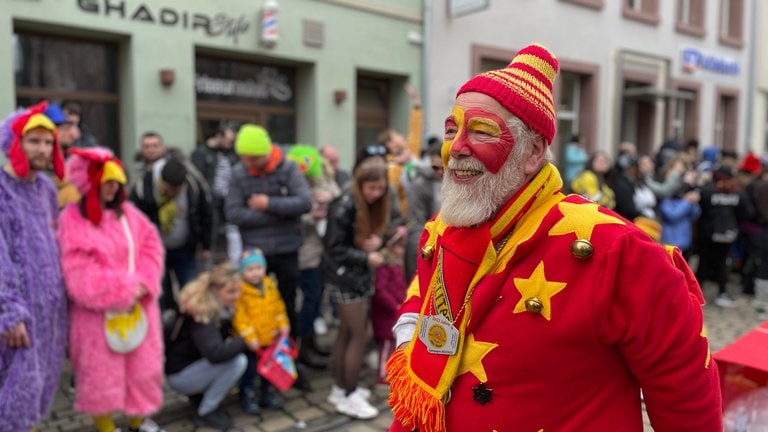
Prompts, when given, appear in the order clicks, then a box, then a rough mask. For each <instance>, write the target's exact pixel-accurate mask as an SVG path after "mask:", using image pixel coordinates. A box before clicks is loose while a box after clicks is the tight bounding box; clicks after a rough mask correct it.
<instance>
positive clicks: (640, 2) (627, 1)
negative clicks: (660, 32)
mask: <svg viewBox="0 0 768 432" xmlns="http://www.w3.org/2000/svg"><path fill="white" fill-rule="evenodd" d="M622 16H623V17H624V18H627V19H631V20H634V21H639V22H642V23H645V24H651V25H656V24H658V23H659V21H660V18H659V0H624V4H623V7H622Z"/></svg>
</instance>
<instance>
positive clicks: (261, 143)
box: [235, 124, 272, 156]
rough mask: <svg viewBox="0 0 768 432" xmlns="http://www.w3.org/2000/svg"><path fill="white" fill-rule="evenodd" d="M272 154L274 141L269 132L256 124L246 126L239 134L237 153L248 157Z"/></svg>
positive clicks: (236, 141) (236, 142)
mask: <svg viewBox="0 0 768 432" xmlns="http://www.w3.org/2000/svg"><path fill="white" fill-rule="evenodd" d="M270 152H272V139H270V138H269V134H268V133H267V131H266V130H265V129H264V128H263V127H261V126H257V125H255V124H244V125H243V126H242V127H241V128H240V131H239V132H238V133H237V139H236V140H235V153H237V154H239V155H248V156H266V155H268V154H269V153H270Z"/></svg>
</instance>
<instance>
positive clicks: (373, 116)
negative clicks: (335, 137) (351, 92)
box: [354, 76, 391, 157]
mask: <svg viewBox="0 0 768 432" xmlns="http://www.w3.org/2000/svg"><path fill="white" fill-rule="evenodd" d="M390 87H391V86H390V84H389V81H388V80H386V79H381V78H373V77H363V76H358V77H357V108H356V111H357V122H356V123H357V130H356V133H355V136H356V138H355V140H356V142H355V145H356V147H355V149H356V150H355V153H356V154H357V153H359V152H360V150H361V149H363V148H364V147H365V146H368V145H371V144H375V143H376V137H377V135H378V134H379V132H381V131H383V130H384V129H386V128H388V127H389V92H390ZM354 157H356V155H355V156H354Z"/></svg>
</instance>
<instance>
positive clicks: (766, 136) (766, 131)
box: [763, 93, 768, 151]
mask: <svg viewBox="0 0 768 432" xmlns="http://www.w3.org/2000/svg"><path fill="white" fill-rule="evenodd" d="M763 110H764V112H765V118H764V119H763V149H765V150H766V151H768V93H763Z"/></svg>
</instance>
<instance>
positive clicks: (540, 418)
mask: <svg viewBox="0 0 768 432" xmlns="http://www.w3.org/2000/svg"><path fill="white" fill-rule="evenodd" d="M561 185H562V181H561V180H560V177H559V174H558V173H557V172H556V170H555V169H554V168H553V167H552V166H551V165H547V166H546V167H545V168H544V169H543V170H542V172H540V173H539V174H538V175H537V177H536V178H535V179H534V180H533V181H532V182H531V183H530V185H529V186H527V187H526V188H525V189H523V190H522V191H520V192H518V194H517V195H516V196H515V197H514V198H513V199H512V200H511V201H510V203H509V204H508V205H507V206H506V207H505V208H504V209H502V211H501V213H500V215H499V216H497V218H496V219H495V220H493V221H490V222H488V223H486V224H484V225H482V226H479V227H475V228H462V229H457V228H454V227H449V226H446V225H445V224H444V223H442V222H441V219H440V216H439V215H438V216H437V217H436V218H435V219H433V220H432V221H430V222H428V223H427V226H426V229H425V231H424V233H423V234H422V238H421V242H420V245H421V247H422V254H423V257H422V258H420V259H419V261H418V277H417V278H416V279H415V281H414V282H413V284H412V285H411V287H410V288H409V291H408V297H407V299H406V301H405V303H404V304H403V306H402V308H401V311H400V312H401V314H402V313H409V312H410V313H416V314H419V315H418V316H419V320H418V322H417V325H416V333H415V335H414V338H413V339H412V340H411V342H410V343H409V344H408V346H407V347H406V348H405V349H402V350H398V351H397V352H396V353H395V354H394V355H393V357H392V359H391V360H390V362H389V364H388V372H389V379H390V383H391V389H392V391H391V394H390V404H391V405H392V410H393V412H394V415H395V423H394V424H393V426H392V429H391V430H392V431H410V430H413V429H414V428H415V427H417V428H418V430H419V432H433V431H451V432H453V431H482V432H492V431H496V432H510V431H520V432H542V431H543V432H567V431H574V432H583V431H600V432H602V431H630V432H641V431H642V430H643V422H642V410H641V401H640V388H642V391H643V394H644V398H645V403H646V406H647V411H648V414H649V416H650V419H651V422H652V425H653V427H654V430H655V431H656V432H672V431H674V432H681V431H691V432H693V431H696V432H707V431H713V432H715V431H717V432H719V431H721V430H722V419H721V412H722V410H721V399H720V390H719V382H718V375H717V367H716V365H715V364H714V361H713V360H712V359H711V357H710V353H709V347H708V342H707V339H706V338H705V336H704V331H703V315H702V310H701V307H702V303H703V298H702V296H701V290H700V288H699V286H698V285H697V284H696V282H695V279H693V278H692V277H691V274H690V270H689V269H688V268H687V266H686V265H685V263H684V261H683V260H681V259H680V258H681V257H680V256H679V255H675V256H674V257H673V258H675V259H670V255H669V253H667V251H665V249H664V248H663V247H661V246H660V245H658V244H656V243H654V242H653V241H652V240H651V239H650V238H649V236H648V235H647V234H645V233H644V232H642V231H640V230H639V229H638V228H637V227H635V226H634V225H632V224H631V223H630V222H628V221H627V220H625V219H623V218H621V217H620V216H618V215H616V214H615V213H613V212H612V211H610V210H607V209H605V208H603V207H598V205H597V204H594V203H592V202H589V201H587V200H585V199H583V198H581V197H579V196H576V195H571V196H568V197H565V196H564V195H563V194H561V193H560V187H561ZM577 240H578V241H577ZM437 314H441V315H443V316H445V317H446V319H447V320H448V321H453V323H454V327H455V328H457V329H458V335H459V340H458V344H457V352H456V353H455V354H454V355H446V354H434V353H430V352H429V351H428V350H427V348H426V344H425V342H424V341H425V338H431V337H433V333H432V330H433V328H432V327H430V328H429V329H428V330H429V331H426V329H425V332H424V333H425V335H428V336H426V337H425V336H424V335H422V336H421V337H420V336H419V334H420V331H421V330H422V327H427V326H429V325H430V324H429V320H425V319H424V317H425V316H435V315H437ZM437 330H438V333H437V336H440V331H439V330H440V329H437ZM449 337H450V336H449ZM430 341H433V342H435V343H436V344H438V345H440V344H443V346H445V343H446V342H445V340H444V339H441V338H440V337H436V338H435V339H430Z"/></svg>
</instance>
